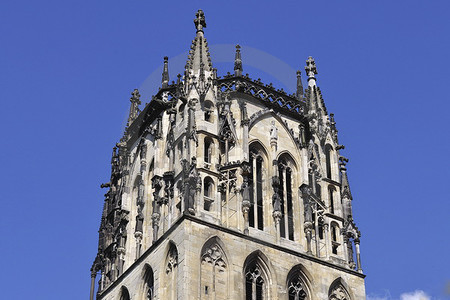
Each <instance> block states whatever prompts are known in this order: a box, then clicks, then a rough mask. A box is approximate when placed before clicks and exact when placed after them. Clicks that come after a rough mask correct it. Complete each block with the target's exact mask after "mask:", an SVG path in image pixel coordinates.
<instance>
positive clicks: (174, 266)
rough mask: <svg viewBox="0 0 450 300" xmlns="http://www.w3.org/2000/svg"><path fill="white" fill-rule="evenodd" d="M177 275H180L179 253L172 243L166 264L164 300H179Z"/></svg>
mask: <svg viewBox="0 0 450 300" xmlns="http://www.w3.org/2000/svg"><path fill="white" fill-rule="evenodd" d="M177 273H178V251H177V248H176V247H175V245H174V244H172V243H170V247H169V251H168V252H167V257H166V263H165V278H164V281H165V282H164V287H165V288H164V291H165V295H164V297H162V298H164V299H169V300H175V299H177Z"/></svg>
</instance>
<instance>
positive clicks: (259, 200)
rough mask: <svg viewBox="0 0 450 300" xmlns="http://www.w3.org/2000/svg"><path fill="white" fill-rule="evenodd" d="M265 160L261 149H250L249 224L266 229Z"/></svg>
mask: <svg viewBox="0 0 450 300" xmlns="http://www.w3.org/2000/svg"><path fill="white" fill-rule="evenodd" d="M263 163H264V160H263V158H262V156H261V151H260V150H258V149H250V165H251V166H252V168H251V174H250V178H249V186H250V201H251V203H252V207H251V208H250V211H249V226H250V227H254V228H258V229H259V230H264V202H263V180H264V174H263V172H264V169H263Z"/></svg>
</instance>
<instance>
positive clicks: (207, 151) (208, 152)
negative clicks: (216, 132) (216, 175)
mask: <svg viewBox="0 0 450 300" xmlns="http://www.w3.org/2000/svg"><path fill="white" fill-rule="evenodd" d="M213 147H214V142H213V141H212V139H211V138H210V137H205V143H204V151H203V160H204V162H205V167H206V168H208V169H209V168H210V167H211V163H212V155H213V150H214V149H213Z"/></svg>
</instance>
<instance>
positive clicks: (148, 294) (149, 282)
mask: <svg viewBox="0 0 450 300" xmlns="http://www.w3.org/2000/svg"><path fill="white" fill-rule="evenodd" d="M154 297H155V287H154V276H153V269H152V268H151V267H150V266H149V265H147V266H146V268H145V273H144V299H145V300H152V299H154Z"/></svg>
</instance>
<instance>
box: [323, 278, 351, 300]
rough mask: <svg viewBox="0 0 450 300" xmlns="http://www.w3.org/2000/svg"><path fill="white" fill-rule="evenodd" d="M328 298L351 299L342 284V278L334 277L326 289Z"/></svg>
mask: <svg viewBox="0 0 450 300" xmlns="http://www.w3.org/2000/svg"><path fill="white" fill-rule="evenodd" d="M328 300H351V297H350V295H349V293H348V291H347V289H346V288H345V287H344V285H343V284H342V279H341V278H338V279H336V280H335V281H334V282H333V283H332V284H331V286H330V289H329V291H328Z"/></svg>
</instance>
